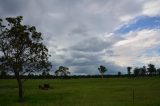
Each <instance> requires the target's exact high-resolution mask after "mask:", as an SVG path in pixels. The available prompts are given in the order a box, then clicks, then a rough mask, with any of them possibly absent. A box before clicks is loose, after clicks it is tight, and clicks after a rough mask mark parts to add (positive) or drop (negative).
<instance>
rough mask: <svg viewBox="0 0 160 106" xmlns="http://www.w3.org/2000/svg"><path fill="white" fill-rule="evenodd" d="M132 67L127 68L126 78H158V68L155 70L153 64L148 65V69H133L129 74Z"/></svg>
mask: <svg viewBox="0 0 160 106" xmlns="http://www.w3.org/2000/svg"><path fill="white" fill-rule="evenodd" d="M131 69H132V67H127V75H128V76H135V77H136V76H156V75H159V76H160V68H155V65H154V64H148V67H146V66H143V67H135V68H134V69H133V70H132V72H131Z"/></svg>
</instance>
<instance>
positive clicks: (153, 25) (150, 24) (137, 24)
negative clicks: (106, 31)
mask: <svg viewBox="0 0 160 106" xmlns="http://www.w3.org/2000/svg"><path fill="white" fill-rule="evenodd" d="M143 29H160V16H154V17H149V16H140V17H137V18H135V19H133V20H131V21H130V22H128V23H127V24H124V25H122V27H120V28H119V29H117V30H116V31H115V33H117V34H126V33H128V32H130V31H136V30H143Z"/></svg>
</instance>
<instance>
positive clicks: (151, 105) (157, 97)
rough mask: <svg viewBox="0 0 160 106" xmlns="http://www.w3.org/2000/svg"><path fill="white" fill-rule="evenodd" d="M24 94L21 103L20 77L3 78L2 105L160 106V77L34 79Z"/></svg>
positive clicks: (1, 88) (0, 82)
mask: <svg viewBox="0 0 160 106" xmlns="http://www.w3.org/2000/svg"><path fill="white" fill-rule="evenodd" d="M44 83H48V84H50V86H51V88H50V89H48V90H41V89H39V88H38V85H39V84H44ZM24 96H25V102H24V103H18V88H17V83H16V80H13V79H12V80H11V79H7V80H6V79H3V80H2V79H1V80H0V106H160V78H159V77H150V78H148V77H145V78H104V79H100V78H93V79H92V78H90V79H89V78H86V79H45V80H44V79H39V80H38V79H36V80H33V79H32V80H28V81H26V82H25V83H24Z"/></svg>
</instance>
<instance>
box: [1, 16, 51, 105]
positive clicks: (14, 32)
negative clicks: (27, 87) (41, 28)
mask: <svg viewBox="0 0 160 106" xmlns="http://www.w3.org/2000/svg"><path fill="white" fill-rule="evenodd" d="M22 20H23V17H22V16H18V17H15V18H14V17H8V18H6V19H5V21H6V22H4V21H3V20H2V19H0V52H1V57H0V65H1V66H2V67H4V69H5V70H6V71H7V72H13V73H14V76H15V78H16V80H17V83H18V88H19V100H20V102H22V101H23V97H24V95H23V82H24V81H23V80H22V75H24V74H25V75H26V74H30V73H34V72H41V71H49V70H50V68H51V63H50V62H49V61H48V58H49V56H50V55H49V54H48V49H47V48H46V46H45V45H44V44H43V42H42V40H43V39H42V34H41V33H40V32H37V31H36V28H35V27H34V26H29V25H22V24H21V21H22ZM5 23H6V24H5Z"/></svg>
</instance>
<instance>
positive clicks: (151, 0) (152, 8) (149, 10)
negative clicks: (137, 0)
mask: <svg viewBox="0 0 160 106" xmlns="http://www.w3.org/2000/svg"><path fill="white" fill-rule="evenodd" d="M159 4H160V0H148V2H147V3H145V4H144V6H143V12H142V13H143V14H144V15H149V16H156V15H160V6H159Z"/></svg>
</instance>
